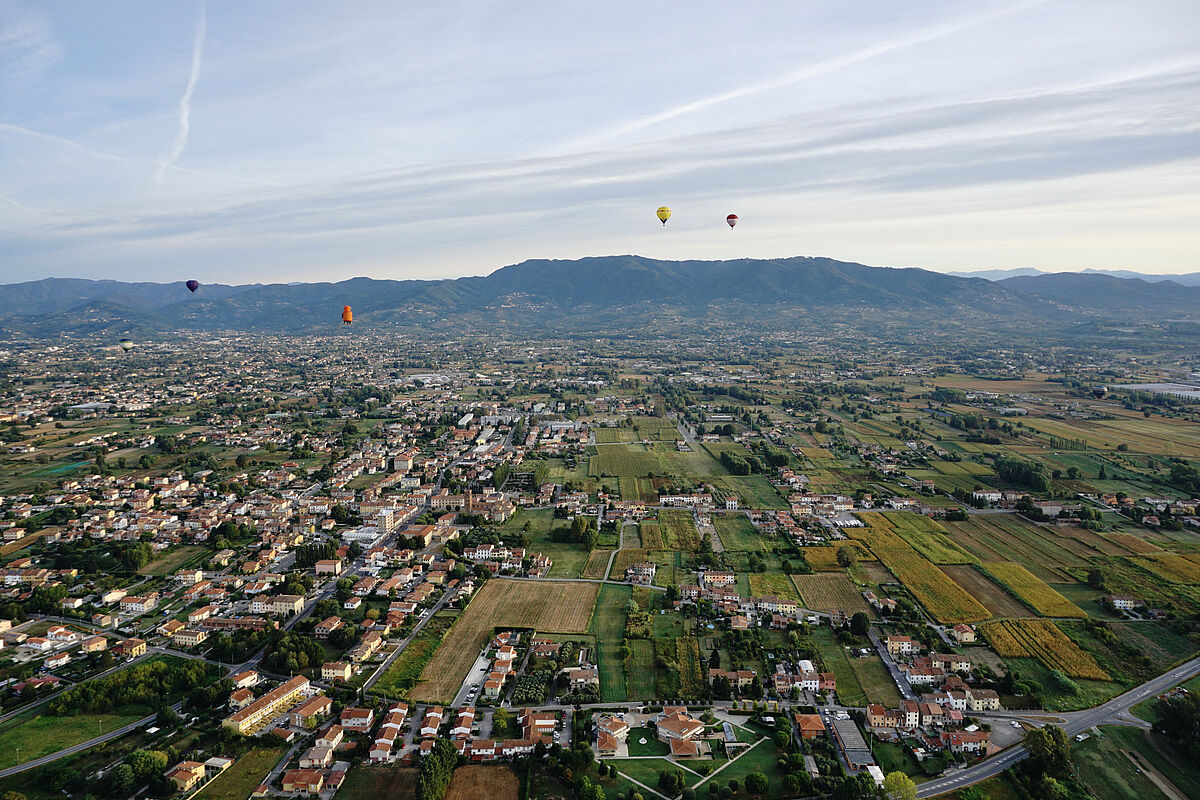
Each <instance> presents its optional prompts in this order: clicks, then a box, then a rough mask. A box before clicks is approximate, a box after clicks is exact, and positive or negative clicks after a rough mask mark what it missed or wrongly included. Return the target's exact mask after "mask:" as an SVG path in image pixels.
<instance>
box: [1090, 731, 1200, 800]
mask: <svg viewBox="0 0 1200 800" xmlns="http://www.w3.org/2000/svg"><path fill="white" fill-rule="evenodd" d="M1090 733H1091V736H1090V737H1089V738H1088V739H1087V740H1086V741H1084V742H1079V743H1075V742H1072V746H1071V751H1072V753H1073V754H1074V756H1075V763H1076V764H1077V765H1078V768H1079V776H1080V779H1081V780H1082V781H1083V783H1084V784H1085V785H1086V786H1087V787H1088V789H1090V790H1091V792H1092V794H1093V795H1094V796H1095V797H1096V798H1097V800H1147V798H1161V797H1163V794H1162V792H1160V791H1159V789H1158V787H1157V786H1156V785H1155V784H1154V782H1153V781H1152V780H1151V779H1150V777H1149V775H1148V774H1147V772H1146V771H1145V770H1144V769H1143V768H1142V766H1143V765H1145V764H1146V763H1148V764H1149V765H1150V766H1151V767H1152V768H1153V769H1154V770H1156V771H1157V772H1158V774H1160V775H1161V776H1163V777H1164V778H1165V779H1166V780H1167V781H1169V782H1170V783H1171V784H1173V785H1174V786H1175V788H1176V789H1177V790H1178V791H1179V793H1180V794H1181V796H1183V797H1200V772H1198V771H1197V770H1196V767H1195V764H1194V763H1192V762H1191V761H1190V759H1189V758H1188V757H1187V755H1186V754H1184V753H1181V752H1179V751H1178V750H1176V749H1175V748H1174V746H1173V745H1171V743H1170V742H1168V741H1166V740H1165V739H1163V738H1162V737H1159V736H1156V735H1154V734H1150V733H1145V732H1143V731H1140V730H1137V729H1135V728H1124V727H1119V726H1115V725H1111V726H1108V725H1106V726H1104V727H1103V728H1101V729H1100V735H1097V734H1096V733H1095V732H1090ZM1129 753H1134V754H1136V757H1137V758H1138V759H1139V761H1138V762H1136V763H1135V761H1134V760H1133V759H1131V758H1130V757H1129V755H1128V754H1129Z"/></svg>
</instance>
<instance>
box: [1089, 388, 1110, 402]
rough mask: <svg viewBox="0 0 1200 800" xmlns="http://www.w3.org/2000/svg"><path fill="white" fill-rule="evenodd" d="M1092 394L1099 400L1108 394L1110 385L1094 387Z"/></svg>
mask: <svg viewBox="0 0 1200 800" xmlns="http://www.w3.org/2000/svg"><path fill="white" fill-rule="evenodd" d="M1092 394H1093V395H1095V396H1096V399H1097V400H1099V399H1100V398H1101V397H1104V395H1106V394H1108V387H1107V386H1096V387H1093V388H1092Z"/></svg>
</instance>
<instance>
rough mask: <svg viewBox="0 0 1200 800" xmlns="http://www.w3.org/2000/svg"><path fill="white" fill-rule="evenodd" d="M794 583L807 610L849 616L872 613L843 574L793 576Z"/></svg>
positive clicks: (860, 594) (856, 589)
mask: <svg viewBox="0 0 1200 800" xmlns="http://www.w3.org/2000/svg"><path fill="white" fill-rule="evenodd" d="M792 583H794V584H795V585H796V590H797V591H798V592H800V599H801V602H803V603H804V607H805V608H809V609H812V610H813V611H823V612H825V613H829V612H832V611H839V610H840V611H845V612H846V613H847V614H852V613H854V612H856V611H864V612H867V613H870V610H871V607H870V606H869V605H867V601H866V600H864V599H863V596H862V593H861V592H859V590H858V588H857V587H856V586H855V585H854V583H853V582H851V580H850V579H849V578H848V577H846V575H845V574H843V573H835V574H817V575H793V576H792Z"/></svg>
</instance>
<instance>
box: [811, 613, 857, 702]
mask: <svg viewBox="0 0 1200 800" xmlns="http://www.w3.org/2000/svg"><path fill="white" fill-rule="evenodd" d="M813 641H814V642H815V643H816V645H817V649H818V650H819V651H820V653H821V661H822V663H823V664H824V666H825V669H826V670H827V671H829V672H832V673H833V674H834V675H835V676H837V696H838V700H839V701H841V703H842V705H845V706H864V705H866V704H867V693H866V691H865V690H864V689H863V687H862V684H861V683H859V680H858V673H857V671H856V670H855V669H854V667H853V665H851V663H850V661H851V659H850V657H849V656H848V655H847V654H846V651H845V650H844V649H843V648H842V645H840V644H838V642H837V641H836V640H835V639H834V638H833V632H832V631H830V630H829V628H826V627H824V626H821V627H818V628H815V629H814V630H813Z"/></svg>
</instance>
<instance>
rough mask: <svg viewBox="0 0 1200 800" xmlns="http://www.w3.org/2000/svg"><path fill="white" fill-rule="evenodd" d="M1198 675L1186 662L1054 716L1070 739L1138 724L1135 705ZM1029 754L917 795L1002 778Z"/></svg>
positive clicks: (965, 772)
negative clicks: (1106, 698)
mask: <svg viewBox="0 0 1200 800" xmlns="http://www.w3.org/2000/svg"><path fill="white" fill-rule="evenodd" d="M1196 675H1200V658H1193V659H1192V660H1191V661H1187V662H1184V663H1183V664H1180V665H1179V666H1177V667H1175V668H1174V669H1172V670H1171V671H1170V672H1166V673H1163V674H1162V675H1159V676H1158V677H1157V678H1153V679H1151V680H1149V681H1146V682H1145V683H1143V684H1142V685H1140V686H1137V687H1135V688H1133V689H1130V690H1129V691H1128V692H1125V693H1124V694H1121V695H1117V696H1116V697H1114V698H1113V699H1112V700H1109V701H1108V702H1107V703H1103V704H1101V705H1098V706H1096V707H1094V708H1089V709H1086V710H1084V711H1073V712H1070V713H1061V714H1054V716H1057V717H1061V718H1062V719H1063V720H1064V723H1063V725H1062V728H1063V730H1064V731H1066V734H1067V735H1068V736H1075V735H1076V734H1079V733H1083V732H1084V731H1086V730H1087V729H1088V728H1091V727H1094V726H1097V725H1105V724H1112V725H1130V724H1137V721H1135V718H1132V717H1131V716H1130V709H1131V708H1133V706H1135V705H1137V704H1138V703H1140V702H1142V701H1143V700H1147V699H1149V698H1151V697H1156V696H1158V695H1160V694H1162V693H1163V692H1165V691H1166V690H1168V689H1170V688H1171V687H1173V686H1176V685H1177V684H1180V683H1183V682H1184V681H1186V680H1188V679H1189V678H1192V677H1194V676H1196ZM1144 725H1145V723H1144V722H1142V723H1141V725H1139V727H1144ZM1027 755H1029V752H1028V751H1027V750H1026V749H1025V747H1024V746H1022V745H1017V746H1016V747H1012V748H1010V749H1008V750H1004V751H1002V752H1001V753H999V754H997V755H995V756H992V757H991V758H987V759H984V760H983V761H981V762H979V763H978V764H976V765H975V766H972V767H967V768H966V769H961V770H955V771H953V772H951V773H949V774H947V775H943V776H942V777H940V778H936V779H935V780H931V781H928V782H926V783H922V784H921V785H920V786H919V787H917V796H918V797H934V796H936V795H939V794H942V793H944V792H951V791H954V790H955V789H961V788H963V787H964V786H970V785H971V784H973V783H978V782H979V781H982V780H987V779H988V778H991V777H994V776H996V775H999V774H1000V773H1001V772H1003V771H1004V770H1006V769H1008V768H1009V767H1011V766H1012V765H1013V764H1016V763H1017V762H1018V761H1020V760H1021V759H1023V758H1025V756H1027Z"/></svg>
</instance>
